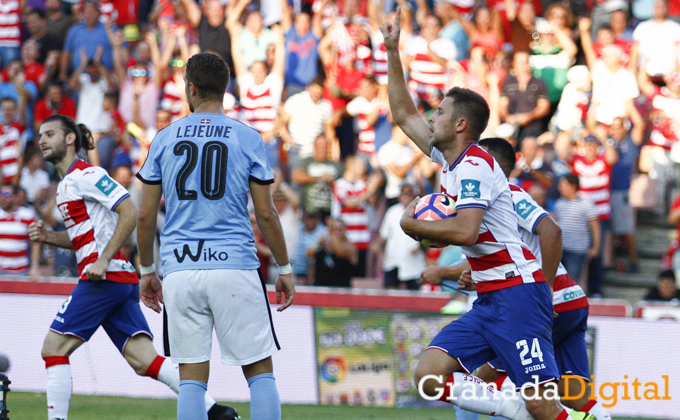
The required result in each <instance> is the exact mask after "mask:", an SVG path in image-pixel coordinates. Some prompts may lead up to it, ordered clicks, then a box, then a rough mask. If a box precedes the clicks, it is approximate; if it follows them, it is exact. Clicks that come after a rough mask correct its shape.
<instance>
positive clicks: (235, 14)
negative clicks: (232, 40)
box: [224, 0, 250, 29]
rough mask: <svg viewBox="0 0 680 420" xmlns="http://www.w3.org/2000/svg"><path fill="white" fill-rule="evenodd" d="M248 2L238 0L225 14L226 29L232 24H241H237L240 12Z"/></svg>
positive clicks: (246, 0)
mask: <svg viewBox="0 0 680 420" xmlns="http://www.w3.org/2000/svg"><path fill="white" fill-rule="evenodd" d="M248 3H250V0H238V1H237V2H236V4H235V5H234V8H233V9H232V10H231V11H230V13H229V14H228V15H227V21H226V22H225V23H224V24H225V25H227V29H229V28H231V27H232V26H241V25H239V19H241V14H242V13H243V10H244V9H245V8H246V6H247V5H248ZM239 29H240V28H239Z"/></svg>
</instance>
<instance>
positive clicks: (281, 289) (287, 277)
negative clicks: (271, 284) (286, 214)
mask: <svg viewBox="0 0 680 420" xmlns="http://www.w3.org/2000/svg"><path fill="white" fill-rule="evenodd" d="M250 194H251V196H252V197H253V206H254V207H255V218H256V220H257V226H258V227H259V228H260V232H262V236H263V237H264V240H265V242H267V245H269V249H271V251H272V254H273V255H274V259H275V260H276V264H277V265H278V266H279V267H281V266H287V265H288V264H290V260H289V259H288V251H287V250H286V241H285V239H284V237H283V230H282V228H281V221H280V220H279V213H278V212H277V211H276V207H274V202H273V201H272V194H271V190H270V189H269V184H260V183H258V182H256V181H254V180H251V181H250ZM281 293H283V294H284V295H285V302H284V303H283V306H281V307H280V308H279V311H282V310H284V309H286V308H287V307H289V306H290V305H291V304H292V303H293V298H294V297H295V285H294V282H293V275H292V274H291V273H288V274H279V278H278V279H277V280H276V302H277V303H281Z"/></svg>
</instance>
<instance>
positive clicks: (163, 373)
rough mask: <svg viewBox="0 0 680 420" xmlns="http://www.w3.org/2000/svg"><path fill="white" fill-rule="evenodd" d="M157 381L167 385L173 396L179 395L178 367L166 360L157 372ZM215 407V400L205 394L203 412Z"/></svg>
mask: <svg viewBox="0 0 680 420" xmlns="http://www.w3.org/2000/svg"><path fill="white" fill-rule="evenodd" d="M158 380H159V381H161V382H163V383H164V384H165V385H167V386H168V387H169V388H170V389H172V391H173V392H174V393H175V394H179V365H176V364H174V363H172V362H171V361H170V358H166V359H165V361H163V364H162V365H161V368H160V369H159V370H158ZM213 405H215V399H214V398H213V397H211V396H210V394H208V393H207V392H206V393H205V411H206V412H207V411H208V410H210V409H211V408H212V406H213Z"/></svg>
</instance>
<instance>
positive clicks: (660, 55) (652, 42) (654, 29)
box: [633, 19, 680, 75]
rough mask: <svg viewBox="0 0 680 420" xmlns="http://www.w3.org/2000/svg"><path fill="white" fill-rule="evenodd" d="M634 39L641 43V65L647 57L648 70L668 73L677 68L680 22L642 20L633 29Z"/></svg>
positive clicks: (652, 72)
mask: <svg viewBox="0 0 680 420" xmlns="http://www.w3.org/2000/svg"><path fill="white" fill-rule="evenodd" d="M633 41H634V42H638V43H639V49H638V51H639V52H640V55H639V65H640V66H644V65H645V62H646V61H647V59H649V63H647V68H646V70H647V72H648V73H650V74H652V75H654V74H668V73H670V72H671V71H673V70H674V69H675V63H676V61H677V60H678V45H679V44H678V43H680V24H678V23H676V22H673V21H672V20H668V19H666V20H665V21H663V22H662V23H657V22H654V20H653V19H650V20H646V21H644V22H640V24H639V25H638V26H637V27H636V28H635V30H634V31H633Z"/></svg>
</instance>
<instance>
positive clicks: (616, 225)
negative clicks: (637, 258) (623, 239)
mask: <svg viewBox="0 0 680 420" xmlns="http://www.w3.org/2000/svg"><path fill="white" fill-rule="evenodd" d="M611 203H612V218H611V221H612V232H614V235H630V234H632V233H634V232H635V210H633V208H632V207H631V206H630V204H629V203H628V190H625V191H624V190H612V193H611Z"/></svg>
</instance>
